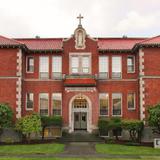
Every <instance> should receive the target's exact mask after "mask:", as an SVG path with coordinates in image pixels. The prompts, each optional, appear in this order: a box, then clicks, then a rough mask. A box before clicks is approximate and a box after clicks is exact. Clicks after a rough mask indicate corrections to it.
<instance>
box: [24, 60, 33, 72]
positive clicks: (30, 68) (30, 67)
mask: <svg viewBox="0 0 160 160" xmlns="http://www.w3.org/2000/svg"><path fill="white" fill-rule="evenodd" d="M26 61H27V62H26V63H27V65H26V67H27V72H30V73H33V72H34V58H33V57H27V58H26Z"/></svg>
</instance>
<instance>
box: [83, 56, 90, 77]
mask: <svg viewBox="0 0 160 160" xmlns="http://www.w3.org/2000/svg"><path fill="white" fill-rule="evenodd" d="M89 66H90V65H89V56H82V73H85V74H87V73H89Z"/></svg>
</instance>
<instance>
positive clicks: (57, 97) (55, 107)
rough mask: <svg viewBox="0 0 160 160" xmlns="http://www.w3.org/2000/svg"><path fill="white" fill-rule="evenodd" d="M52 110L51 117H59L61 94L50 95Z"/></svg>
mask: <svg viewBox="0 0 160 160" xmlns="http://www.w3.org/2000/svg"><path fill="white" fill-rule="evenodd" d="M52 100H53V102H52V105H53V106H52V109H53V115H61V107H62V95H61V93H54V94H53V95H52Z"/></svg>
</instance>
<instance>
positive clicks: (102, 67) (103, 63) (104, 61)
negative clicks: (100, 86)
mask: <svg viewBox="0 0 160 160" xmlns="http://www.w3.org/2000/svg"><path fill="white" fill-rule="evenodd" d="M99 78H100V79H107V78H108V57H107V56H100V57H99Z"/></svg>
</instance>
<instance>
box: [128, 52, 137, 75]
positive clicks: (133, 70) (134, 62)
mask: <svg viewBox="0 0 160 160" xmlns="http://www.w3.org/2000/svg"><path fill="white" fill-rule="evenodd" d="M128 57H133V60H134V63H133V65H134V70H133V71H132V72H130V71H128ZM135 65H136V62H135V56H134V55H128V56H127V73H135V67H136V66H135Z"/></svg>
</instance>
